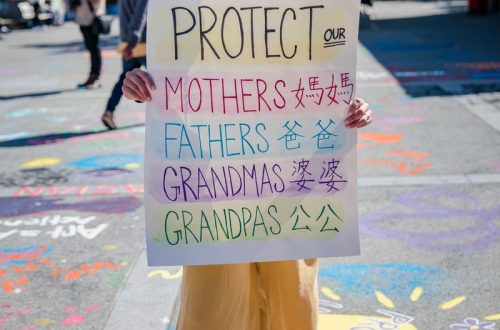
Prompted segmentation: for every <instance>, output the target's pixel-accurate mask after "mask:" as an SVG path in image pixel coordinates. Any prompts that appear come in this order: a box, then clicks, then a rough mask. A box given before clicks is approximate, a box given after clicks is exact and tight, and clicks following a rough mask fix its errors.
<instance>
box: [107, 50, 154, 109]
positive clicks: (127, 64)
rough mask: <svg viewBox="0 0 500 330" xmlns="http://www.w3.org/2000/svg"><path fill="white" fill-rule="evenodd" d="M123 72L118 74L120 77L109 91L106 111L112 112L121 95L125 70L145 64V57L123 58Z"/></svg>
mask: <svg viewBox="0 0 500 330" xmlns="http://www.w3.org/2000/svg"><path fill="white" fill-rule="evenodd" d="M122 64H123V72H122V74H121V75H120V78H119V79H118V81H117V82H116V84H115V87H114V88H113V92H111V97H110V98H109V100H108V105H106V111H109V112H114V111H115V109H116V106H117V105H118V103H119V102H120V99H121V97H122V94H123V93H122V86H123V81H124V80H125V75H126V74H127V72H129V71H132V70H134V69H136V68H140V67H141V66H143V65H144V66H146V57H133V58H131V59H129V60H123V63H122Z"/></svg>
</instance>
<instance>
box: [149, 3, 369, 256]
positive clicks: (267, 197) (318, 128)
mask: <svg viewBox="0 0 500 330" xmlns="http://www.w3.org/2000/svg"><path fill="white" fill-rule="evenodd" d="M358 19H359V3H357V1H352V0H331V1H320V0H318V1H310V0H307V1H306V0H303V1H290V0H286V1H285V0H272V1H270V0H269V1H268V0H265V1H253V2H252V1H245V2H235V1H229V0H213V1H201V2H196V1H189V0H188V1H186V0H183V1H180V0H179V1H165V0H150V1H149V8H148V46H147V47H148V49H147V57H148V71H149V72H150V74H151V76H152V78H153V80H154V81H155V84H156V89H155V90H154V91H153V93H152V101H151V102H149V103H148V105H147V116H146V118H147V119H146V151H145V152H146V162H145V183H146V189H145V203H146V235H147V252H148V263H149V265H151V266H159V265H192V264H221V263H238V262H253V261H271V260H287V259H299V258H313V257H335V256H347V255H356V254H359V236H358V224H357V191H356V185H357V181H356V176H357V168H356V131H355V130H352V129H347V128H345V126H344V123H343V121H344V119H345V117H346V114H347V111H348V108H349V104H350V103H352V102H353V100H354V95H355V81H356V77H355V72H356V68H355V66H356V45H357V36H358Z"/></svg>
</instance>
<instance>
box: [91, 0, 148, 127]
mask: <svg viewBox="0 0 500 330" xmlns="http://www.w3.org/2000/svg"><path fill="white" fill-rule="evenodd" d="M147 3H148V1H147V0H120V2H119V6H120V7H119V8H120V11H119V13H120V37H121V41H122V43H121V44H120V46H119V48H118V50H119V51H120V52H121V53H122V67H123V70H122V73H121V75H120V77H119V78H118V81H117V82H116V84H115V87H114V88H113V91H112V92H111V96H110V98H109V100H108V104H107V105H106V110H105V111H104V114H103V115H102V118H101V120H102V123H103V124H104V125H105V126H106V127H107V128H109V129H116V124H115V122H114V119H113V113H114V111H115V109H116V106H117V105H118V103H119V102H120V99H121V97H122V94H123V93H122V85H123V80H124V79H125V75H126V74H127V72H129V71H132V70H133V69H136V68H140V67H141V66H146V20H147V15H146V7H147Z"/></svg>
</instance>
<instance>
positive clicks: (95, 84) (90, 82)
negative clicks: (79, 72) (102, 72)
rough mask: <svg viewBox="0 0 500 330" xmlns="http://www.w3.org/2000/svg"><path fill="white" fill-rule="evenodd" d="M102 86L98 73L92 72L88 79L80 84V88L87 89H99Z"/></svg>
mask: <svg viewBox="0 0 500 330" xmlns="http://www.w3.org/2000/svg"><path fill="white" fill-rule="evenodd" d="M100 87H101V83H100V82H99V76H98V75H96V74H90V76H89V77H88V79H87V81H85V82H84V83H82V84H78V88H85V89H97V88H100Z"/></svg>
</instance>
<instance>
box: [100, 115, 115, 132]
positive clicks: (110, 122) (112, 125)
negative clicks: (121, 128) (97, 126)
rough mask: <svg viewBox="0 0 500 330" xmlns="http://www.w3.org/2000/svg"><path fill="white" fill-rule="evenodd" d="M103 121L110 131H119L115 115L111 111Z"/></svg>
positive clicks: (103, 117) (104, 116)
mask: <svg viewBox="0 0 500 330" xmlns="http://www.w3.org/2000/svg"><path fill="white" fill-rule="evenodd" d="M101 121H102V123H103V124H104V126H106V127H107V128H108V129H110V130H114V129H117V127H116V124H115V121H114V120H113V113H112V112H110V111H106V112H105V113H104V114H103V115H102V117H101Z"/></svg>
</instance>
